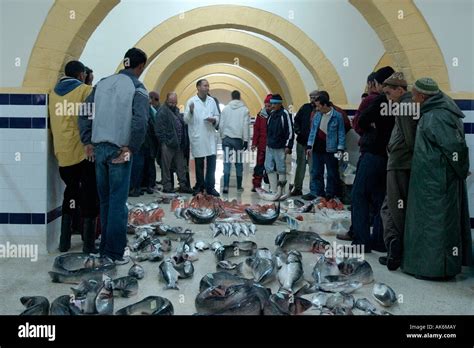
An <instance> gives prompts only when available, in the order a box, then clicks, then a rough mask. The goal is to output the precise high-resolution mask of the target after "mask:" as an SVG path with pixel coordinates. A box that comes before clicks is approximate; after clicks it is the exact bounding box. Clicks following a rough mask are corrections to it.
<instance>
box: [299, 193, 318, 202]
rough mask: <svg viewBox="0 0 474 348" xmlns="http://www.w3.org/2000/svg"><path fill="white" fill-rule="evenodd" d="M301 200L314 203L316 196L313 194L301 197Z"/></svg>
mask: <svg viewBox="0 0 474 348" xmlns="http://www.w3.org/2000/svg"><path fill="white" fill-rule="evenodd" d="M301 198H303V199H304V200H305V201H312V200H313V199H316V196H315V195H313V194H311V193H307V194H305V195H303V196H301Z"/></svg>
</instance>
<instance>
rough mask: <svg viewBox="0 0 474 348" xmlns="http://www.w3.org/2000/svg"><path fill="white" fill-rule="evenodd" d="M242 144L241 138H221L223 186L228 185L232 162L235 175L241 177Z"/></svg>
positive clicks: (242, 169) (242, 167)
mask: <svg viewBox="0 0 474 348" xmlns="http://www.w3.org/2000/svg"><path fill="white" fill-rule="evenodd" d="M243 145H244V144H243V141H242V139H238V138H229V137H225V138H224V139H222V148H223V149H224V187H229V178H230V171H231V168H232V163H233V162H234V163H235V174H236V176H237V177H242V173H243V171H244V166H243V164H242V154H243V151H242V148H243ZM234 155H235V159H234Z"/></svg>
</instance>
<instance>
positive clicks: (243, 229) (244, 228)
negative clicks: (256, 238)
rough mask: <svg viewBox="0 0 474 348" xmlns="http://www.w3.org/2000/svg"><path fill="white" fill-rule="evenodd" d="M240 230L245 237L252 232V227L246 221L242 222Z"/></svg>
mask: <svg viewBox="0 0 474 348" xmlns="http://www.w3.org/2000/svg"><path fill="white" fill-rule="evenodd" d="M240 231H241V233H242V234H243V235H244V236H245V237H248V236H249V235H250V233H251V232H250V228H249V227H248V226H247V225H246V224H244V223H241V224H240Z"/></svg>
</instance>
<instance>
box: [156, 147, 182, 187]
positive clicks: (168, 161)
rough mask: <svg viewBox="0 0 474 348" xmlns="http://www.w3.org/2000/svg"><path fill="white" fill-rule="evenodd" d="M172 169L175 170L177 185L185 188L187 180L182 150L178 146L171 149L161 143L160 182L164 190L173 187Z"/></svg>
mask: <svg viewBox="0 0 474 348" xmlns="http://www.w3.org/2000/svg"><path fill="white" fill-rule="evenodd" d="M173 171H176V174H177V175H178V181H179V187H180V188H181V189H184V188H186V187H187V186H188V182H187V178H186V162H185V159H184V154H183V151H182V150H181V149H179V148H177V149H173V148H171V147H168V146H166V145H165V144H161V183H162V184H163V189H165V190H172V189H173V186H174V183H173V179H172V178H173Z"/></svg>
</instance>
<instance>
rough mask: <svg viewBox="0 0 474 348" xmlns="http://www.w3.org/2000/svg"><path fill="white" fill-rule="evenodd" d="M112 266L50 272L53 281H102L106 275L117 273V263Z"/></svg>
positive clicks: (74, 282)
mask: <svg viewBox="0 0 474 348" xmlns="http://www.w3.org/2000/svg"><path fill="white" fill-rule="evenodd" d="M112 265H113V268H111V267H107V268H104V267H99V268H83V269H81V270H77V271H74V272H63V273H60V272H54V271H50V272H48V274H49V276H50V277H51V281H52V282H53V283H67V284H79V283H80V282H81V281H82V280H86V279H93V280H97V281H100V280H102V278H103V277H104V275H108V276H113V275H115V273H116V271H117V270H116V268H115V264H112Z"/></svg>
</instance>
